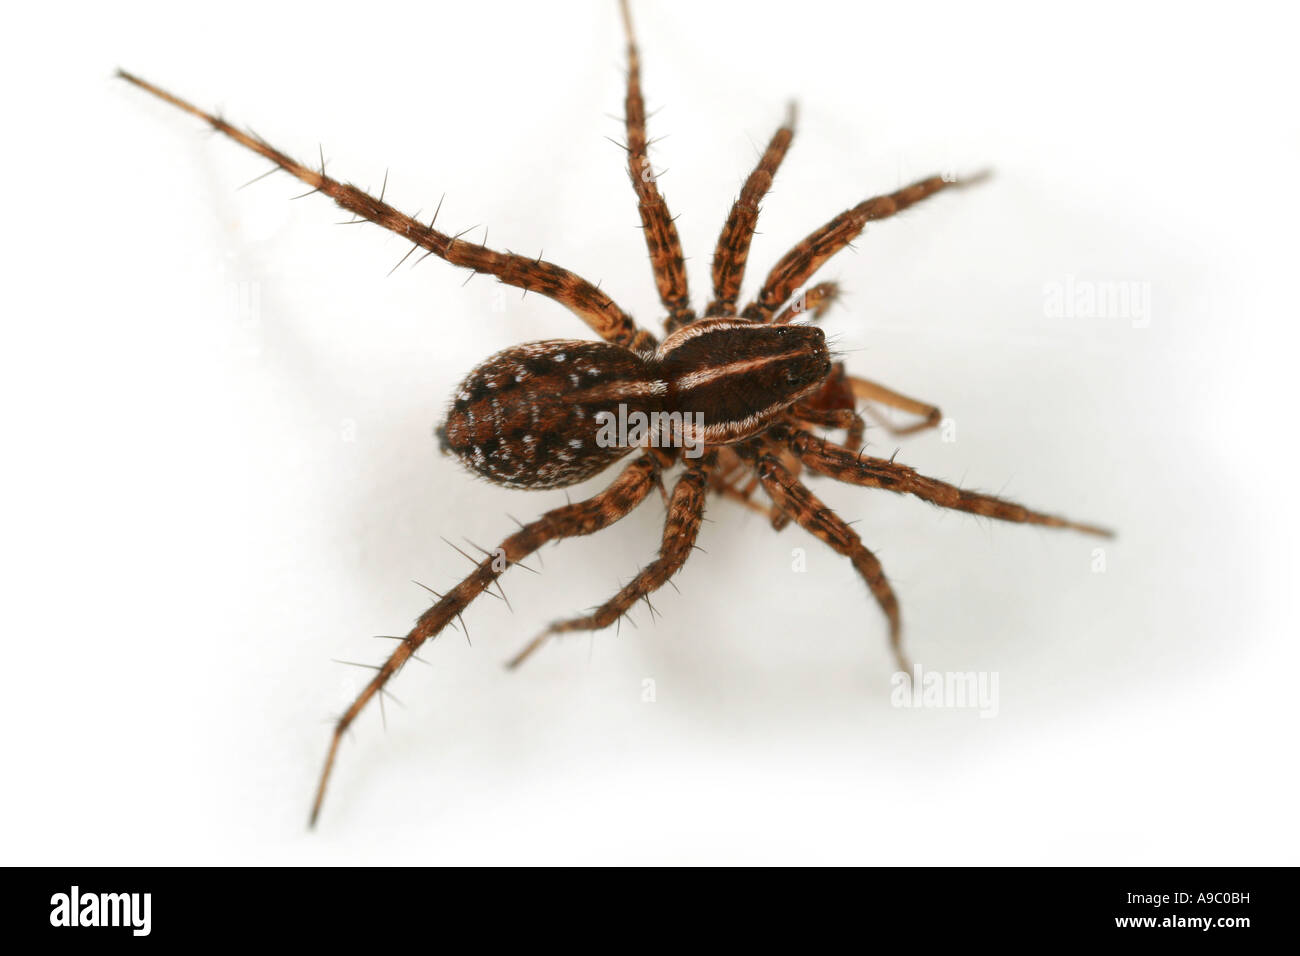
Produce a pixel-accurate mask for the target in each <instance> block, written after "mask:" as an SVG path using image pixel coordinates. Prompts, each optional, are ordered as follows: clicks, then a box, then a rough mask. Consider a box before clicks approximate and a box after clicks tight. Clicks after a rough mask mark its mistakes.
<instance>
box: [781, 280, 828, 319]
mask: <svg viewBox="0 0 1300 956" xmlns="http://www.w3.org/2000/svg"><path fill="white" fill-rule="evenodd" d="M839 297H840V285H839V283H838V282H819V283H817V284H816V285H815V286H813V287H812V288H810V289H805V290H804V293H803V295H797V296H795V297H794V300H793V301H792V302H791V303H790V304H789V305H787V306H786V307H785V308H784V309H782V310H781V314H780V315H778V316H777V317H776V318H775V319H773V320H772V324H773V325H789V324H790V323H791V322H793V321H795V320H796V319H798V318H799V317H800V316H802V315H809V314H811V318H810V319H809V320H808V321H810V322H816V321H817V320H818V319H820V318H821V317H822V316H824V315H825V314H826V313H827V311H829V310H830V307H831V306H832V305H833V304H834V303H835V300H836V299H838V298H839Z"/></svg>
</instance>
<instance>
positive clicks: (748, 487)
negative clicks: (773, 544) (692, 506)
mask: <svg viewBox="0 0 1300 956" xmlns="http://www.w3.org/2000/svg"><path fill="white" fill-rule="evenodd" d="M786 454H787V455H788V454H789V452H786ZM794 464H795V467H796V468H797V467H799V463H798V462H794ZM742 479H747V480H745V482H744V484H741V481H742ZM758 485H759V481H758V475H757V474H755V472H754V467H753V465H752V464H750V463H749V462H748V461H746V460H745V459H743V458H741V457H740V455H739V454H738V453H737V452H736V451H735V450H734V449H733V448H732V447H731V446H728V445H724V446H722V447H721V448H719V449H718V467H717V468H715V469H714V470H713V472H712V473H711V474H710V475H709V487H710V488H712V489H713V490H714V491H716V492H717V493H718V494H720V495H722V497H724V498H730V499H731V500H732V501H736V502H739V503H740V504H742V505H744V506H745V507H746V508H748V509H749V510H750V511H753V512H755V513H756V514H760V515H762V516H763V517H765V518H767V519H768V520H769V521H770V522H771V523H772V527H773V528H774V529H776V530H777V531H780V530H781V529H782V528H784V527H785V526H786V524H788V523H789V520H790V519H789V518H787V517H785V516H784V515H783V514H782V513H781V510H780V509H779V508H777V506H776V505H769V506H768V507H766V508H764V507H763V506H762V505H761V504H759V503H758V502H757V501H755V500H754V492H755V491H757V490H758Z"/></svg>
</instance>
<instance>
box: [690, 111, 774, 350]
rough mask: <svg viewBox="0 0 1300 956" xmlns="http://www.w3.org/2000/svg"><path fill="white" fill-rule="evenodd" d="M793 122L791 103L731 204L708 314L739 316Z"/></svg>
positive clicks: (716, 254)
mask: <svg viewBox="0 0 1300 956" xmlns="http://www.w3.org/2000/svg"><path fill="white" fill-rule="evenodd" d="M794 119H795V107H794V104H793V103H791V104H790V111H789V113H787V114H786V119H785V123H783V124H782V126H781V128H780V129H778V130H777V131H776V132H775V133H774V134H773V135H772V139H771V141H770V142H769V143H768V144H767V149H766V150H764V152H763V155H762V157H761V158H760V159H759V161H758V165H757V166H755V167H754V171H753V172H752V173H750V174H749V178H748V179H746V180H745V185H744V187H743V188H742V189H741V190H740V195H739V196H737V197H736V201H735V202H734V203H732V205H731V213H730V214H729V215H728V216H727V221H726V223H724V224H723V226H722V232H721V234H719V236H718V245H717V248H716V249H715V250H714V253H713V301H712V302H710V303H709V307H708V308H707V309H705V310H704V314H705V315H708V316H716V315H735V314H736V297H737V296H738V295H740V283H741V281H742V280H743V279H744V278H745V262H746V261H747V260H748V259H749V244H750V242H752V241H753V239H754V226H755V225H756V224H757V223H758V204H759V202H760V201H761V200H762V199H763V197H764V196H765V195H767V191H768V190H769V189H771V188H772V177H773V176H775V175H776V171H777V169H778V168H779V167H780V165H781V160H783V159H784V158H785V153H786V150H787V149H789V148H790V141H791V140H792V139H794ZM674 327H675V326H674V325H673V323H672V322H669V324H668V331H669V332H672V331H673V329H674Z"/></svg>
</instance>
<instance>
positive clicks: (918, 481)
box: [768, 425, 1114, 538]
mask: <svg viewBox="0 0 1300 956" xmlns="http://www.w3.org/2000/svg"><path fill="white" fill-rule="evenodd" d="M768 435H769V437H771V438H772V439H773V440H775V441H783V442H784V443H785V444H786V446H787V447H788V448H789V449H790V451H791V452H793V453H794V456H795V457H796V458H798V459H799V460H800V461H801V462H803V463H804V464H805V465H807V466H808V468H809V469H811V470H812V471H815V472H817V473H818V474H822V475H826V476H828V477H830V478H834V479H835V480H836V481H843V482H845V483H846V484H850V485H862V486H864V487H867V488H884V489H885V490H886V491H893V492H897V493H898V494H912V495H916V496H917V497H918V498H920V499H922V500H923V501H929V502H931V503H933V504H936V505H939V506H940V507H941V508H951V509H953V510H954V511H966V512H969V513H970V514H976V515H983V516H984V517H986V518H997V519H998V520H999V521H1013V522H1017V523H1020V524H1037V525H1046V526H1048V527H1052V528H1070V529H1072V530H1074V531H1082V532H1084V533H1085V534H1093V535H1097V536H1098V537H1103V538H1109V537H1113V536H1114V532H1113V531H1110V530H1108V529H1106V528H1102V527H1099V526H1097V525H1091V524H1082V523H1079V522H1075V521H1069V520H1067V519H1065V518H1060V517H1057V516H1056V515H1049V514H1043V513H1042V512H1039V511H1031V510H1030V509H1028V508H1026V507H1024V506H1023V505H1018V504H1016V503H1014V502H1011V501H1006V500H1005V499H1002V498H996V497H994V496H993V495H983V494H979V493H978V492H974V491H966V490H965V489H963V488H958V487H957V486H956V485H950V484H948V483H947V482H943V481H939V480H937V479H935V478H928V477H926V476H925V475H922V474H919V473H918V472H917V471H916V470H915V469H914V468H909V467H908V466H906V465H900V464H897V463H895V462H894V461H892V460H890V459H887V458H869V457H866V456H863V455H859V454H857V453H855V452H853V451H851V450H849V449H848V448H844V447H843V446H840V445H835V444H832V443H830V442H826V441H823V440H822V439H820V438H818V437H817V436H816V435H813V434H812V433H811V432H807V431H804V430H802V429H798V428H790V427H789V426H787V425H777V426H775V427H773V428H772V429H771V430H770V431H769V432H768Z"/></svg>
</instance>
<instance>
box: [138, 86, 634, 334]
mask: <svg viewBox="0 0 1300 956" xmlns="http://www.w3.org/2000/svg"><path fill="white" fill-rule="evenodd" d="M117 75H118V76H120V77H121V78H122V79H124V80H126V81H127V82H129V83H132V84H134V85H135V86H138V87H139V88H140V89H142V90H146V91H148V92H149V93H152V94H153V95H154V96H156V97H158V98H159V99H162V100H165V101H166V102H168V103H171V104H172V105H173V106H176V107H178V108H180V109H182V110H184V111H185V112H187V113H190V114H192V115H193V116H197V117H199V118H200V119H202V120H203V121H205V122H206V123H208V124H209V125H210V126H211V127H212V128H213V129H215V130H217V131H218V132H221V133H224V134H225V135H226V136H229V137H230V138H231V139H233V140H234V141H235V142H237V143H239V144H240V145H242V146H245V147H247V148H248V149H251V150H252V151H253V152H255V153H257V154H259V155H261V156H264V157H266V158H267V159H269V160H270V161H271V162H273V163H275V165H276V166H278V167H279V168H280V169H283V170H284V171H285V172H287V173H289V174H290V175H291V176H293V177H294V178H296V179H299V180H301V181H302V182H304V183H306V184H307V185H308V186H311V187H312V191H313V192H321V193H324V194H325V195H326V196H329V197H330V198H331V199H333V200H334V202H335V203H337V204H338V205H339V206H342V207H343V208H344V209H346V210H348V211H349V212H351V213H353V214H354V215H356V216H358V217H360V218H361V219H367V220H369V221H370V222H373V223H375V224H376V225H379V226H383V227H384V228H385V229H388V230H390V231H391V232H395V233H397V234H398V235H399V236H402V237H403V238H405V239H408V240H409V241H410V242H411V243H412V245H413V248H420V249H425V250H427V252H428V253H429V254H431V255H435V256H437V257H438V258H440V259H443V260H445V261H447V262H450V263H451V264H452V265H455V266H461V267H462V268H465V269H473V270H474V271H475V272H481V273H483V274H485V275H491V276H496V278H498V279H499V280H500V281H502V282H504V283H505V284H506V285H512V286H515V287H516V288H520V289H524V290H526V291H528V292H536V293H538V294H539V295H543V296H545V297H546V298H548V299H552V300H554V301H555V302H558V303H559V304H560V305H562V306H564V307H565V308H567V309H569V311H571V312H573V313H574V314H575V315H576V316H578V318H580V319H582V321H584V322H586V323H587V325H588V326H589V327H590V328H591V330H592V331H593V332H595V333H596V334H597V335H599V336H600V337H601V338H602V339H604V340H605V341H607V342H612V343H614V344H615V345H622V346H625V347H627V348H630V349H633V350H634V351H644V350H645V349H648V348H653V347H654V345H655V344H656V340H655V337H654V336H653V335H651V334H650V333H649V332H647V331H645V330H643V329H640V328H638V327H637V325H636V323H635V322H634V321H633V320H632V316H630V315H629V314H628V313H626V312H624V311H623V310H622V309H621V308H619V306H618V305H617V304H616V303H615V302H614V300H613V299H611V298H610V297H609V296H608V295H606V294H605V293H604V292H602V291H601V290H600V289H599V288H597V287H596V286H594V285H592V284H591V283H590V282H588V281H587V280H586V279H584V278H582V277H581V276H578V275H575V274H574V273H572V272H570V271H569V270H568V269H564V268H561V267H560V266H557V265H555V264H554V263H553V262H547V261H546V260H544V259H540V258H538V259H529V258H527V257H525V256H517V255H514V254H513V253H508V252H497V251H496V250H494V249H489V248H488V247H487V246H482V245H478V244H476V243H472V242H466V241H464V240H462V239H460V238H458V237H456V236H448V235H446V234H444V233H441V232H439V231H438V230H436V229H434V228H433V224H432V223H430V224H429V225H427V226H426V225H424V224H423V223H421V222H418V221H416V220H415V219H413V218H412V217H410V216H408V215H406V214H405V213H402V212H398V211H397V210H396V209H394V208H393V207H392V206H390V205H388V203H386V202H383V201H382V199H377V198H375V197H374V196H371V195H370V194H369V193H366V192H364V191H362V190H360V189H358V188H357V187H355V186H353V185H351V184H350V183H341V182H339V181H338V180H336V179H332V178H331V177H329V176H327V175H325V171H324V169H323V168H322V169H320V170H315V169H311V168H310V167H307V166H304V165H303V164H301V163H299V162H297V161H296V160H294V159H292V158H290V157H289V156H287V155H285V154H284V153H282V152H281V151H280V150H278V149H276V148H274V147H273V146H271V145H270V144H269V143H266V142H264V141H263V140H261V139H259V138H257V137H256V136H252V135H250V134H248V133H245V132H244V131H243V130H240V129H237V128H235V127H234V126H232V125H231V124H230V123H228V122H226V121H225V120H223V119H222V118H221V117H219V116H215V115H213V114H212V113H208V112H206V111H205V110H201V109H199V108H198V107H197V106H194V105H193V104H192V103H189V102H186V101H185V100H183V99H181V98H180V97H178V96H174V95H173V94H171V93H168V92H167V91H166V90H163V89H161V88H160V87H157V86H155V85H153V84H152V83H149V82H146V81H145V80H142V79H140V78H139V77H138V76H134V75H132V74H130V73H127V72H126V71H125V70H118V71H117ZM322 165H323V164H322ZM435 218H436V214H435Z"/></svg>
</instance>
